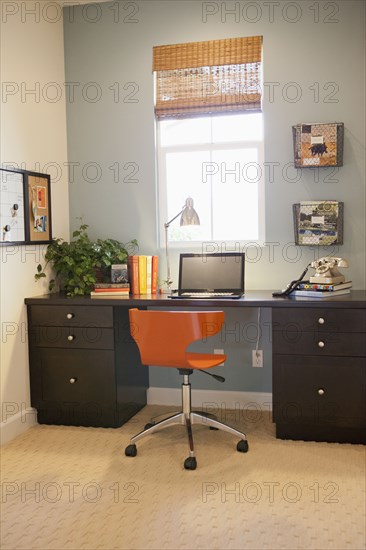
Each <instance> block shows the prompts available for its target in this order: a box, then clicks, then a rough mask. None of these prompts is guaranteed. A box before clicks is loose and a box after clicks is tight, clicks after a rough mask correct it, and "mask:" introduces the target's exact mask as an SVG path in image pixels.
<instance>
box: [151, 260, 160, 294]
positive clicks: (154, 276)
mask: <svg viewBox="0 0 366 550" xmlns="http://www.w3.org/2000/svg"><path fill="white" fill-rule="evenodd" d="M158 265H159V257H158V256H153V257H152V262H151V293H152V294H156V293H157V291H158Z"/></svg>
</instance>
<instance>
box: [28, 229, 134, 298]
mask: <svg viewBox="0 0 366 550" xmlns="http://www.w3.org/2000/svg"><path fill="white" fill-rule="evenodd" d="M87 228H88V225H86V224H82V225H81V226H80V228H79V229H78V230H76V231H74V232H73V234H72V236H73V240H72V241H70V242H67V241H65V240H64V239H61V238H57V239H53V240H52V242H51V244H49V245H48V247H47V251H46V254H45V260H46V263H45V265H44V266H42V265H41V264H39V265H38V266H37V273H36V274H35V279H36V281H38V280H39V279H41V278H44V277H46V273H45V269H46V266H47V265H48V264H51V265H52V267H53V269H54V271H55V278H53V279H51V280H50V282H49V286H48V288H49V290H50V291H52V290H54V289H55V287H56V284H57V280H58V281H59V284H60V287H61V289H62V290H65V291H66V294H67V295H68V296H82V295H84V294H89V292H90V291H91V290H93V287H94V284H95V283H96V282H97V281H98V280H100V279H101V278H102V280H104V281H110V267H111V265H112V264H122V263H126V261H127V257H128V250H129V251H130V253H134V251H135V250H136V248H137V246H138V245H137V241H136V239H134V240H132V241H130V242H129V243H127V244H124V243H121V242H119V241H117V240H116V239H98V240H97V241H95V242H93V241H92V240H91V239H90V238H89V235H88V233H87Z"/></svg>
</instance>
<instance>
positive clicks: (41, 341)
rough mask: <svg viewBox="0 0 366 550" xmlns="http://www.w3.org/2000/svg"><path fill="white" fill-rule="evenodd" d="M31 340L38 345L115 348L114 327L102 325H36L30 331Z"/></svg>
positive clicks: (47, 346)
mask: <svg viewBox="0 0 366 550" xmlns="http://www.w3.org/2000/svg"><path fill="white" fill-rule="evenodd" d="M29 338H30V342H31V344H32V345H33V346H36V347H45V348H67V349H73V348H79V349H113V347H114V341H113V329H112V328H101V327H94V326H89V327H82V328H80V327H55V326H47V327H43V326H36V327H33V328H32V329H31V331H30V333H29Z"/></svg>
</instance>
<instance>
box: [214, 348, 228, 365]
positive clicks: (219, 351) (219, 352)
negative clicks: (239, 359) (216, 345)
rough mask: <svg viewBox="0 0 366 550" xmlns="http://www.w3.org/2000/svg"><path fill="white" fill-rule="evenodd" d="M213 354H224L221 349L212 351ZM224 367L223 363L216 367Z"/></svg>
mask: <svg viewBox="0 0 366 550" xmlns="http://www.w3.org/2000/svg"><path fill="white" fill-rule="evenodd" d="M213 351H214V354H215V355H223V354H224V353H225V352H224V350H223V349H214V350H213ZM224 365H225V363H220V364H219V365H217V366H218V367H223V366H224Z"/></svg>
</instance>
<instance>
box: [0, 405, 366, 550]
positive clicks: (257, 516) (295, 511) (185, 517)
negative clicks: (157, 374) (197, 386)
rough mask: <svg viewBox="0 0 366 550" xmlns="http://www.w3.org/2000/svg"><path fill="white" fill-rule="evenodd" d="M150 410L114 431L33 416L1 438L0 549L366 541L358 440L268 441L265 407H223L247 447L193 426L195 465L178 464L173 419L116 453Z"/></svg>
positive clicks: (363, 459)
mask: <svg viewBox="0 0 366 550" xmlns="http://www.w3.org/2000/svg"><path fill="white" fill-rule="evenodd" d="M161 410H164V409H162V408H157V407H151V406H150V407H146V408H145V409H144V410H143V411H141V412H140V413H139V414H138V415H136V416H135V417H134V418H133V419H132V420H131V421H130V422H128V423H127V424H125V425H124V426H123V427H122V428H119V429H116V430H114V429H102V428H78V427H66V426H45V425H43V426H42V425H40V426H37V427H35V428H33V429H31V430H29V431H28V432H26V433H25V434H23V435H21V436H19V437H18V438H17V439H15V440H14V441H12V442H10V443H9V444H8V445H6V446H4V447H3V448H2V504H1V508H2V510H1V511H2V529H1V547H2V549H3V550H15V549H27V550H31V549H42V550H43V549H79V548H80V549H88V550H89V549H90V550H97V549H122V548H124V549H187V550H188V549H223V548H227V549H241V548H245V549H250V550H252V549H253V550H254V549H276V550H277V549H297V548H301V549H305V548H306V549H317V550H324V549H328V548H332V549H337V550H343V549H352V550H355V549H357V550H359V549H364V548H365V546H366V545H365V523H366V522H365V500H366V498H365V497H366V495H365V483H366V481H365V479H366V453H365V447H364V446H361V445H339V444H329V443H312V442H310V443H309V442H308V443H304V442H301V441H297V442H294V441H282V440H277V439H275V437H274V427H273V424H272V423H271V421H270V419H269V418H268V416H265V415H263V416H261V417H260V418H258V417H257V416H256V415H255V416H253V417H252V418H251V417H249V415H248V414H245V418H244V417H243V415H240V416H241V417H240V418H238V417H235V416H237V413H232V415H231V417H230V415H229V414H228V415H227V417H226V421H227V422H229V423H231V424H232V425H235V426H236V427H238V428H239V429H244V430H245V431H246V433H247V435H248V440H249V445H250V450H249V453H247V454H241V453H238V452H237V451H236V448H235V447H236V442H237V440H236V439H235V438H233V437H232V436H231V435H230V434H226V433H224V432H218V431H212V430H208V429H207V428H205V427H202V426H195V427H194V428H195V429H194V433H195V444H196V454H197V462H198V467H197V470H195V471H186V470H184V468H183V461H184V459H185V458H186V457H187V456H188V450H187V443H186V438H185V432H184V429H183V427H180V426H177V427H172V428H168V429H166V430H165V431H162V432H160V433H158V434H154V435H152V436H151V437H150V438H149V439H145V440H142V441H140V442H139V443H138V445H137V447H138V455H137V457H136V458H130V457H125V456H124V448H125V446H126V445H127V444H128V442H129V437H130V436H131V435H133V434H135V433H136V432H138V431H139V430H140V428H141V427H142V426H143V425H144V424H145V423H146V422H147V421H148V420H149V418H150V416H151V415H153V414H156V413H157V412H158V411H161ZM222 420H224V419H222Z"/></svg>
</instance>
